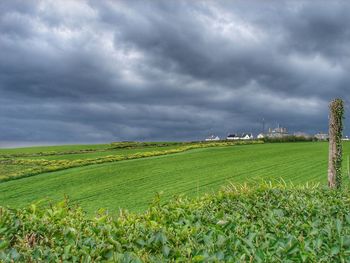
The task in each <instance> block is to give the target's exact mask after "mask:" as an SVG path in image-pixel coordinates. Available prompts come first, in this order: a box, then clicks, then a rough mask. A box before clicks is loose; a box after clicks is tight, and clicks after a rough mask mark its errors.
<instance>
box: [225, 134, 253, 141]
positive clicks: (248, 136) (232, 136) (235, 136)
mask: <svg viewBox="0 0 350 263" xmlns="http://www.w3.org/2000/svg"><path fill="white" fill-rule="evenodd" d="M252 139H254V136H253V134H251V133H242V134H241V135H238V134H229V135H228V136H227V137H226V140H252Z"/></svg>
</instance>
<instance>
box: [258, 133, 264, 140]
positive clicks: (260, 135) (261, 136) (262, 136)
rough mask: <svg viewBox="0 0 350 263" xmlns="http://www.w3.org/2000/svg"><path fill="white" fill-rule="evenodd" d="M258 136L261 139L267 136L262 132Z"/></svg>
mask: <svg viewBox="0 0 350 263" xmlns="http://www.w3.org/2000/svg"><path fill="white" fill-rule="evenodd" d="M256 138H258V139H259V140H261V139H264V138H265V135H264V134H262V133H259V134H258V136H257V137H256Z"/></svg>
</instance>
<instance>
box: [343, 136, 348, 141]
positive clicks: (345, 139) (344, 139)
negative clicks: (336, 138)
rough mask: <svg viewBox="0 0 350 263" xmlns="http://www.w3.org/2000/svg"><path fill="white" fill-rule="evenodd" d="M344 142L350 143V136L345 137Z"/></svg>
mask: <svg viewBox="0 0 350 263" xmlns="http://www.w3.org/2000/svg"><path fill="white" fill-rule="evenodd" d="M342 140H343V141H350V138H349V136H345V137H344V138H343V139H342Z"/></svg>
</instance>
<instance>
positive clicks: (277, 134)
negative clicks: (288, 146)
mask: <svg viewBox="0 0 350 263" xmlns="http://www.w3.org/2000/svg"><path fill="white" fill-rule="evenodd" d="M285 136H289V133H288V131H287V128H283V127H280V126H279V125H278V127H277V128H274V129H271V128H269V132H268V133H267V134H266V137H269V138H282V137H285Z"/></svg>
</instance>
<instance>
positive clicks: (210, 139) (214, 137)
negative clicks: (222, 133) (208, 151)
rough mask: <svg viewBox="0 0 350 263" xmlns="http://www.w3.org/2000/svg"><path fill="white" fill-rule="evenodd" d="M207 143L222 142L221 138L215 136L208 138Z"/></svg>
mask: <svg viewBox="0 0 350 263" xmlns="http://www.w3.org/2000/svg"><path fill="white" fill-rule="evenodd" d="M205 141H207V142H208V141H220V137H219V136H215V135H211V136H209V137H208V138H206V139H205Z"/></svg>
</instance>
